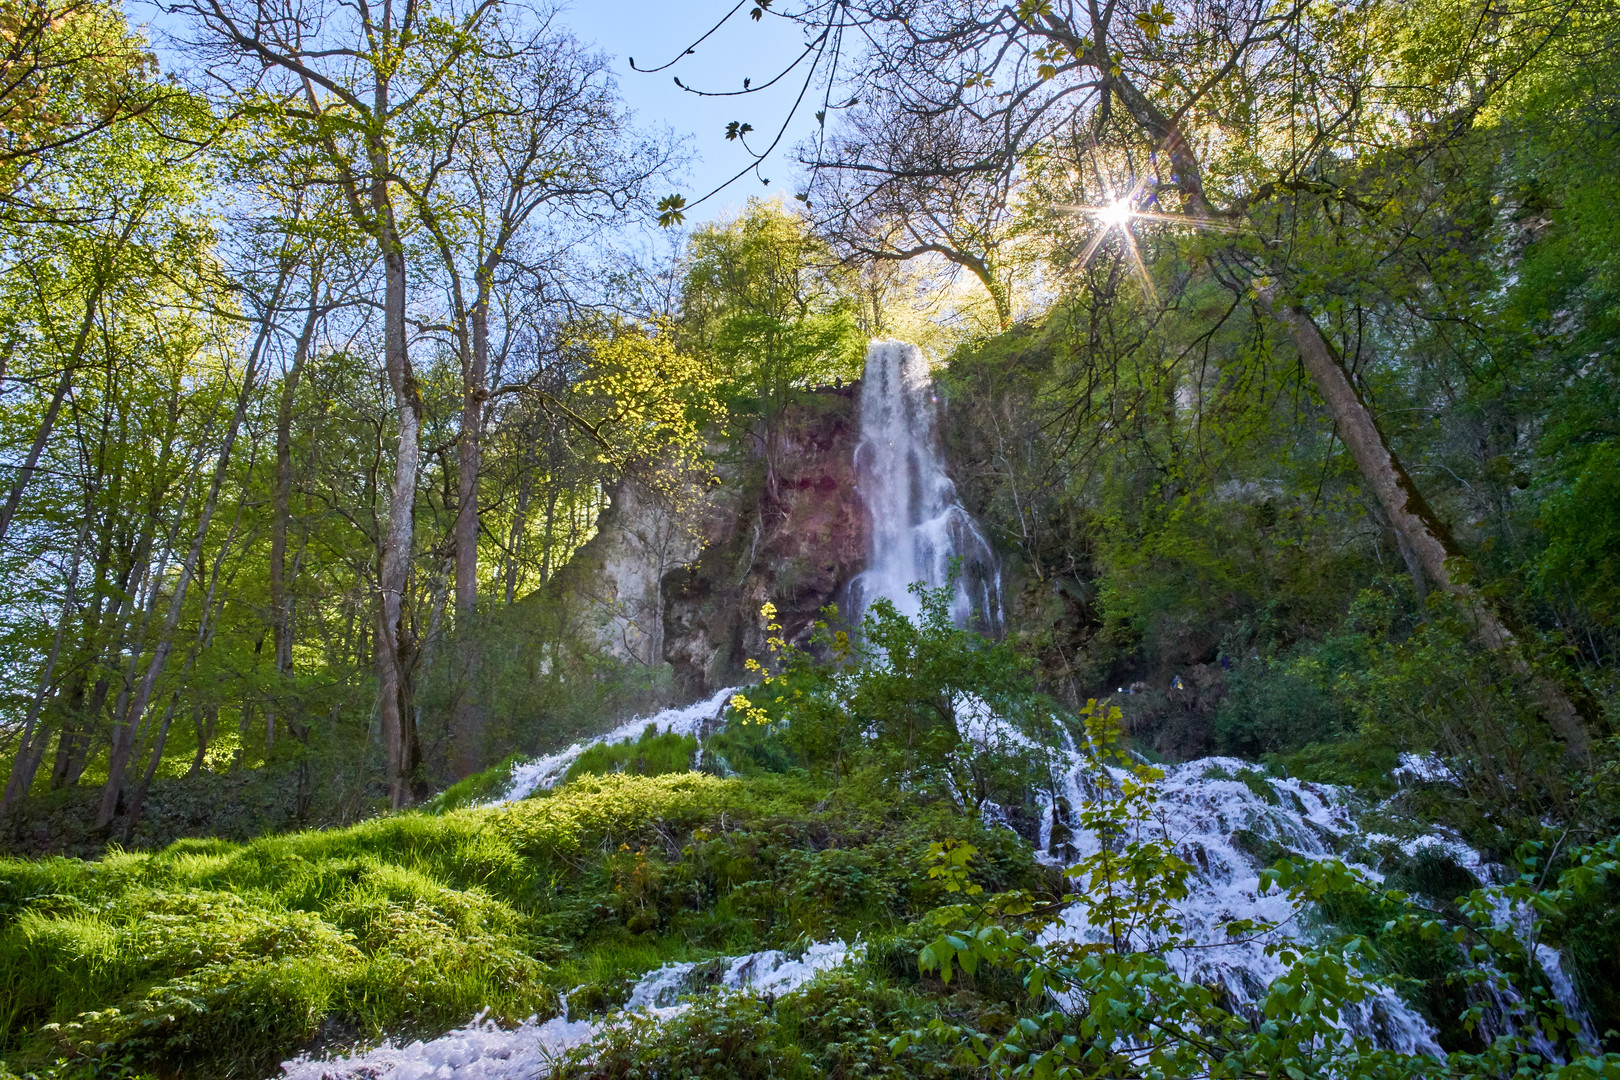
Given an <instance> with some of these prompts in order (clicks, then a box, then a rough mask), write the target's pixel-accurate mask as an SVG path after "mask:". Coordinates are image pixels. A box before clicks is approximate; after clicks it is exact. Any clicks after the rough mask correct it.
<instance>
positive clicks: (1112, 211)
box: [1092, 199, 1131, 229]
mask: <svg viewBox="0 0 1620 1080" xmlns="http://www.w3.org/2000/svg"><path fill="white" fill-rule="evenodd" d="M1092 213H1093V214H1096V215H1097V220H1098V221H1100V222H1102V226H1103V228H1105V229H1115V228H1118V229H1123V228H1124V227H1125V223H1126V222H1127V221H1129V220H1131V204H1130V203H1129V202H1128V201H1127V200H1125V199H1118V200H1116V201H1114V202H1111V203H1109V204H1108V205H1107V206H1099V207H1097V208H1096V209H1095V210H1093V211H1092Z"/></svg>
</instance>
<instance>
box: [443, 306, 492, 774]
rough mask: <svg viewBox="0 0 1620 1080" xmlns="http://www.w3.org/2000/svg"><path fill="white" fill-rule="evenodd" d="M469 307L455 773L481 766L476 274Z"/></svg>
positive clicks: (480, 384) (480, 331)
mask: <svg viewBox="0 0 1620 1080" xmlns="http://www.w3.org/2000/svg"><path fill="white" fill-rule="evenodd" d="M480 278H481V279H480V281H479V283H478V299H477V300H476V301H475V302H474V303H473V308H472V312H471V314H472V356H471V362H470V363H469V365H468V368H467V374H466V378H465V379H464V380H463V395H462V405H461V448H460V455H459V456H460V460H459V462H458V466H459V476H458V481H459V482H458V485H457V493H456V523H455V566H456V607H455V611H456V619H455V627H456V654H457V657H456V658H457V665H456V666H457V669H458V672H457V677H458V681H459V683H460V686H459V692H458V694H457V696H456V713H455V748H454V756H453V762H452V766H453V770H454V774H455V776H456V778H457V779H460V778H463V777H467V776H471V775H472V774H473V773H475V772H477V771H478V770H479V768H481V767H482V766H483V761H484V739H485V729H486V720H485V716H484V708H483V703H482V701H481V700H480V695H479V675H480V672H479V655H478V645H479V643H478V639H477V632H476V624H477V621H478V474H479V468H480V464H481V458H482V453H483V431H484V401H485V398H486V397H487V396H488V387H487V386H486V382H487V380H488V377H489V289H488V285H487V282H486V281H485V280H483V275H480Z"/></svg>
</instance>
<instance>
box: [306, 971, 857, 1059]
mask: <svg viewBox="0 0 1620 1080" xmlns="http://www.w3.org/2000/svg"><path fill="white" fill-rule="evenodd" d="M859 954H860V946H859V944H856V945H854V946H849V945H845V944H844V943H843V942H842V941H824V942H818V943H817V944H814V945H812V946H810V947H809V948H808V949H806V950H805V953H804V955H803V956H802V957H800V958H798V959H791V958H789V957H788V956H787V954H786V953H783V952H781V951H779V950H776V949H769V950H767V951H765V952H757V953H749V954H748V955H747V956H734V957H721V958H719V959H718V960H711V961H703V962H698V963H678V964H665V965H664V966H663V967H661V968H658V969H656V970H654V971H651V972H648V973H647V974H646V975H645V976H643V978H642V979H641V981H640V982H638V983H636V985H635V987H634V989H632V990H631V991H630V999H629V1001H627V1002H626V1003H625V1009H626V1010H627V1011H629V1012H642V1013H647V1014H650V1015H653V1016H656V1017H658V1018H660V1019H667V1018H669V1017H671V1016H675V1015H678V1014H679V1013H681V1012H683V1011H685V1010H686V1009H687V1008H688V1007H689V1006H688V1005H687V1004H685V1003H683V1002H681V1001H680V999H681V998H682V997H683V996H686V995H689V994H693V993H700V992H702V991H704V990H706V989H708V988H710V987H716V988H718V989H719V990H720V991H721V992H729V993H752V994H760V995H765V994H786V993H789V992H791V991H793V990H796V989H798V988H799V987H800V986H803V985H804V984H805V983H807V982H809V981H810V980H811V979H813V978H815V977H816V976H817V975H819V974H821V973H822V972H824V971H830V970H832V969H833V968H836V967H839V966H840V965H842V964H843V963H844V962H845V961H847V960H849V959H851V958H852V957H856V956H859ZM563 1005H564V1012H563V1015H562V1016H560V1017H554V1018H553V1019H550V1020H547V1021H546V1022H545V1023H537V1022H536V1021H535V1019H534V1018H533V1017H530V1018H529V1019H528V1020H526V1021H524V1022H523V1023H522V1024H521V1025H519V1026H518V1027H516V1028H511V1029H505V1028H502V1027H500V1026H499V1025H498V1024H496V1023H494V1022H493V1021H487V1020H485V1019H484V1018H483V1016H482V1015H481V1014H480V1015H479V1016H478V1017H477V1018H475V1019H474V1020H473V1022H472V1023H470V1024H468V1025H467V1026H466V1027H464V1028H457V1029H456V1030H455V1031H452V1032H450V1033H448V1034H446V1035H441V1036H440V1037H439V1038H437V1039H429V1040H426V1041H423V1040H418V1041H416V1042H413V1043H407V1044H405V1045H403V1046H396V1045H394V1044H393V1043H389V1042H385V1043H383V1044H382V1045H381V1046H378V1047H376V1048H375V1049H372V1050H368V1051H365V1052H363V1053H358V1054H354V1055H352V1056H349V1057H338V1058H328V1059H315V1058H307V1057H301V1058H294V1059H293V1060H292V1061H288V1062H284V1063H283V1064H282V1066H281V1072H282V1076H281V1080H384V1078H386V1080H539V1078H541V1077H544V1076H547V1075H549V1074H550V1072H551V1069H552V1066H553V1065H555V1064H556V1062H557V1060H558V1059H559V1058H561V1057H562V1056H563V1055H565V1054H567V1053H568V1051H570V1050H572V1049H574V1048H575V1047H578V1046H581V1045H583V1044H585V1043H587V1042H589V1041H590V1040H591V1038H592V1037H593V1036H595V1035H596V1034H597V1033H598V1032H600V1031H603V1030H604V1029H605V1028H607V1027H610V1026H612V1025H614V1024H616V1023H620V1022H622V1014H618V1015H615V1016H609V1017H607V1018H606V1019H604V1020H601V1021H595V1022H593V1021H589V1020H569V1019H568V1013H567V999H566V998H565V999H564V1001H563Z"/></svg>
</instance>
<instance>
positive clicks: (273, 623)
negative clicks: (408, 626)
mask: <svg viewBox="0 0 1620 1080" xmlns="http://www.w3.org/2000/svg"><path fill="white" fill-rule="evenodd" d="M318 284H319V277H318V272H316V271H311V273H310V282H309V312H308V314H307V315H306V316H305V318H304V326H303V329H302V330H300V331H299V334H298V341H297V344H296V345H295V346H294V347H293V357H292V363H291V364H290V365H289V366H288V368H287V372H286V374H285V375H284V376H283V377H282V380H281V401H280V404H279V405H277V407H276V487H275V494H274V496H273V497H272V502H273V506H272V507H271V512H270V513H271V521H270V633H271V640H272V643H273V647H274V649H275V657H274V660H275V674H276V685H277V694H276V695H275V697H273V698H272V705H271V707H270V708H269V709H267V710H266V719H265V736H266V740H267V741H273V740H274V737H275V722H276V721H275V717H276V709H275V704H276V703H278V702H279V698H280V691H281V689H282V684H283V683H284V682H285V680H286V679H287V678H288V675H289V673H290V672H291V671H292V646H293V613H292V605H291V604H290V603H289V602H288V600H287V525H288V520H289V519H290V517H291V516H292V408H293V399H294V397H295V396H296V395H297V393H298V384H299V382H300V380H301V379H302V378H303V374H304V364H305V363H306V362H307V361H308V359H309V348H310V343H311V342H312V341H313V340H314V336H315V326H316V323H317V321H318V319H319V308H318V307H317V305H316V302H315V296H316V291H317V288H318Z"/></svg>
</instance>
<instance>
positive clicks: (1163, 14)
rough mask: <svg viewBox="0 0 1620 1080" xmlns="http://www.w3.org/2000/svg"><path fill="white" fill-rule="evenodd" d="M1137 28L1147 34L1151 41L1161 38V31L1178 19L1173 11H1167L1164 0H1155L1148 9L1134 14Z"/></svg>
mask: <svg viewBox="0 0 1620 1080" xmlns="http://www.w3.org/2000/svg"><path fill="white" fill-rule="evenodd" d="M1133 18H1134V19H1135V20H1136V28H1137V29H1138V30H1140V31H1142V33H1143V34H1145V35H1146V36H1147V39H1148V40H1149V41H1157V40H1159V33H1160V31H1162V30H1164V29H1165V28H1166V27H1168V26H1170V25H1172V24H1173V23H1175V21H1176V17H1175V15H1174V14H1173V13H1171V12H1169V11H1166V10H1165V7H1164V3H1163V0H1153V4H1152V6H1150V7H1149V8H1148V9H1147V10H1146V11H1138V12H1136V14H1135V15H1134V16H1133Z"/></svg>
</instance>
